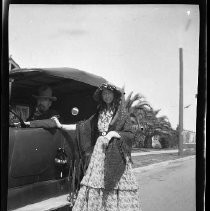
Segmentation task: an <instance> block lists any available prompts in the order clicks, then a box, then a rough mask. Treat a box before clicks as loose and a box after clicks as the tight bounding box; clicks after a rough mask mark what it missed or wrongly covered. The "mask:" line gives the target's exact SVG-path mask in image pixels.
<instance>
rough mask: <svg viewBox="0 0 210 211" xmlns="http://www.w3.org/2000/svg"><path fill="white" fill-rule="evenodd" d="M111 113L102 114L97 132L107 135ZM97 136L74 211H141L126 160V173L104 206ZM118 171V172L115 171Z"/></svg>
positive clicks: (101, 150)
mask: <svg viewBox="0 0 210 211" xmlns="http://www.w3.org/2000/svg"><path fill="white" fill-rule="evenodd" d="M112 115H113V113H112V112H108V111H107V112H101V113H100V114H99V120H98V130H99V131H100V132H106V131H107V130H108V126H109V123H110V122H111V119H112ZM106 141H107V139H106V138H104V137H103V136H99V137H98V139H97V141H96V144H95V146H94V150H93V153H92V156H91V159H90V163H89V166H88V168H87V171H86V173H85V176H84V177H83V179H82V181H81V188H80V190H79V193H78V196H77V199H76V202H75V204H74V207H73V211H141V207H140V198H139V192H138V189H139V188H138V186H137V183H136V180H135V177H134V175H133V173H132V166H131V162H130V161H129V159H128V158H127V159H126V160H127V162H126V169H125V172H124V173H123V175H122V177H121V179H120V180H119V182H118V183H117V184H116V186H115V188H114V189H113V191H111V192H109V194H108V197H107V198H106V201H105V203H104V201H103V195H104V194H106V190H105V189H104V159H105V152H104V147H103V145H104V143H105V142H106ZM116 171H117V169H116Z"/></svg>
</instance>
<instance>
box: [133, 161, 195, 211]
mask: <svg viewBox="0 0 210 211" xmlns="http://www.w3.org/2000/svg"><path fill="white" fill-rule="evenodd" d="M135 175H136V179H137V181H138V183H139V185H140V198H141V203H142V211H196V207H195V206H196V205H195V201H196V200H195V158H192V159H189V160H185V161H176V162H175V163H173V164H169V165H167V166H162V167H156V168H154V169H149V170H146V171H140V172H135Z"/></svg>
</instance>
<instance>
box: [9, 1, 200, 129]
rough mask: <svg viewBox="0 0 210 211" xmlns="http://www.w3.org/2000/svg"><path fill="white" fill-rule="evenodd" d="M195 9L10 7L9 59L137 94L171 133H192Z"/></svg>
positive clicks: (158, 6)
mask: <svg viewBox="0 0 210 211" xmlns="http://www.w3.org/2000/svg"><path fill="white" fill-rule="evenodd" d="M199 21H200V20H199V7H198V5H190V4H189V5H187V4H180V5H167V4H165V5H161V4H153V5H149V4H148V5H147V4H138V5H134V4H132V5H131V4H130V5H129V4H127V5H88V4H87V5H38V4H37V5H15V4H14V5H10V8H9V54H10V55H11V56H12V58H13V59H14V60H15V62H16V63H18V64H19V66H20V67H21V68H44V67H48V68H49V67H72V68H77V69H80V70H84V71H87V72H90V73H93V74H96V75H99V76H102V77H104V78H105V79H107V80H108V81H110V82H112V83H114V84H115V85H117V86H118V87H122V86H125V92H126V95H128V94H129V93H130V92H131V91H133V92H134V93H140V94H141V95H143V96H144V97H145V99H146V100H147V101H148V102H149V103H150V104H151V105H152V107H153V108H154V109H156V110H157V109H161V111H160V113H159V116H162V115H165V116H167V117H168V119H169V121H170V122H171V124H172V127H173V128H176V126H177V124H178V122H179V48H182V49H183V69H184V107H186V106H188V105H190V106H189V107H188V108H184V129H186V130H191V131H195V130H196V106H197V105H196V101H197V99H196V98H195V95H196V93H197V83H198V61H199Z"/></svg>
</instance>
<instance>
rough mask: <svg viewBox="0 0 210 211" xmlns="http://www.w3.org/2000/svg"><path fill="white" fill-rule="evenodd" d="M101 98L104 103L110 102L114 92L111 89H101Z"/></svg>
mask: <svg viewBox="0 0 210 211" xmlns="http://www.w3.org/2000/svg"><path fill="white" fill-rule="evenodd" d="M102 99H103V101H104V102H105V103H106V104H110V103H112V101H113V99H114V93H113V92H112V91H111V90H108V89H104V90H103V91H102Z"/></svg>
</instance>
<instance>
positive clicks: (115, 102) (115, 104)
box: [98, 87, 121, 112]
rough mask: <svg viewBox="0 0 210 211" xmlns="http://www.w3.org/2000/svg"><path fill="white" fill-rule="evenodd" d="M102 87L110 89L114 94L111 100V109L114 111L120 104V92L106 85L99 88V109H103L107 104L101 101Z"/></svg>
mask: <svg viewBox="0 0 210 211" xmlns="http://www.w3.org/2000/svg"><path fill="white" fill-rule="evenodd" d="M104 89H107V90H110V91H112V92H113V94H114V98H113V101H112V102H111V109H112V111H114V112H116V111H117V109H118V107H119V105H120V101H121V93H120V92H119V91H117V90H116V89H109V88H108V87H103V88H102V89H101V90H100V93H99V102H98V103H99V104H98V108H99V111H102V110H105V109H106V107H107V105H106V103H105V102H104V101H103V98H102V91H103V90H104Z"/></svg>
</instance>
